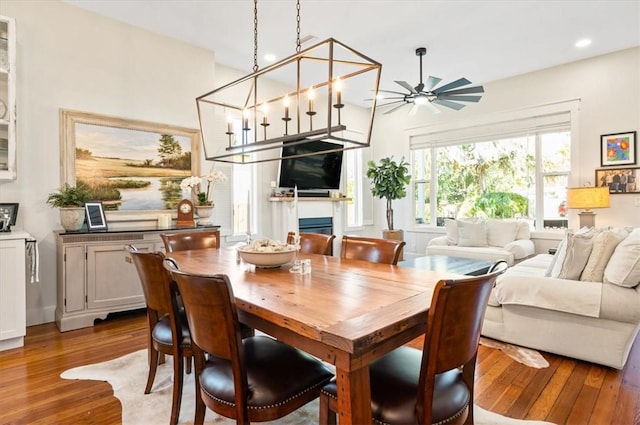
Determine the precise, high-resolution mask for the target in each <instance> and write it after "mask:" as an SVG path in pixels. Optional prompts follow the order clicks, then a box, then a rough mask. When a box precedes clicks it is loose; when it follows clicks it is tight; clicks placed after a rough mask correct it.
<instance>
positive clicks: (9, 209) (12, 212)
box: [0, 203, 19, 232]
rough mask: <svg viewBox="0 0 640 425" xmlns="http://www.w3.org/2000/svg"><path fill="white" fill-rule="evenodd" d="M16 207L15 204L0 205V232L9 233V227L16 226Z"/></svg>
mask: <svg viewBox="0 0 640 425" xmlns="http://www.w3.org/2000/svg"><path fill="white" fill-rule="evenodd" d="M18 205H19V204H17V203H8V204H7V203H0V222H1V223H2V225H1V226H0V231H1V232H10V231H11V226H15V225H16V220H17V219H18Z"/></svg>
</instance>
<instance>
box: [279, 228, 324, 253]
mask: <svg viewBox="0 0 640 425" xmlns="http://www.w3.org/2000/svg"><path fill="white" fill-rule="evenodd" d="M295 236H296V234H295V233H294V232H289V234H288V235H287V243H288V244H289V245H293V244H294V243H295V240H294V237H295ZM335 238H336V236H335V235H325V234H322V233H300V252H301V253H302V254H320V255H331V254H332V253H333V240H334V239H335Z"/></svg>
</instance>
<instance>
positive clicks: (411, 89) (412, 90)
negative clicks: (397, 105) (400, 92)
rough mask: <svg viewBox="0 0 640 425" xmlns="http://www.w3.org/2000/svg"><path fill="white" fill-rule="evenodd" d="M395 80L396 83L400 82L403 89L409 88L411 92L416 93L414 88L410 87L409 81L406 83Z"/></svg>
mask: <svg viewBox="0 0 640 425" xmlns="http://www.w3.org/2000/svg"><path fill="white" fill-rule="evenodd" d="M395 82H396V84H400V85H401V86H402V87H404V88H405V89H407V90H409V91H410V92H411V94H418V92H417V91H416V89H414V88H413V87H411V85H410V84H409V83H407V82H406V81H395Z"/></svg>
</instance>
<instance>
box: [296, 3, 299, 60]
mask: <svg viewBox="0 0 640 425" xmlns="http://www.w3.org/2000/svg"><path fill="white" fill-rule="evenodd" d="M299 52H300V0H297V1H296V53H299Z"/></svg>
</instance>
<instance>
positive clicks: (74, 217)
mask: <svg viewBox="0 0 640 425" xmlns="http://www.w3.org/2000/svg"><path fill="white" fill-rule="evenodd" d="M60 223H61V224H62V227H63V228H64V230H66V231H67V232H77V231H78V230H80V229H82V225H83V224H84V208H83V207H74V208H60Z"/></svg>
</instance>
